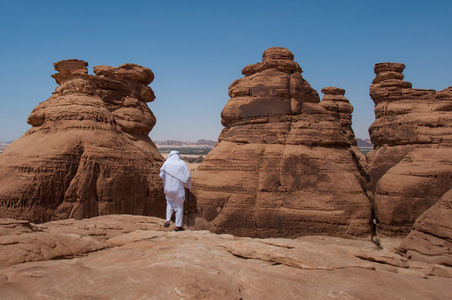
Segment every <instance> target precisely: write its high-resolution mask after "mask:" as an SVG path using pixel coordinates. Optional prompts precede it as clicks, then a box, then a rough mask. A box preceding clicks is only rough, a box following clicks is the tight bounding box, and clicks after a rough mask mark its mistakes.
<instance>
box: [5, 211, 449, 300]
mask: <svg viewBox="0 0 452 300" xmlns="http://www.w3.org/2000/svg"><path fill="white" fill-rule="evenodd" d="M164 222H165V221H164V220H163V219H159V218H155V217H143V216H132V215H109V216H101V217H95V218H92V219H84V220H72V219H69V220H62V221H55V222H48V223H44V224H40V225H34V224H32V223H29V222H26V221H17V220H13V219H0V233H1V236H0V295H1V297H2V298H4V299H283V298H284V299H300V298H305V299H335V298H336V299H377V298H382V299H389V298H391V299H394V298H397V299H446V298H447V297H449V296H450V295H451V293H452V276H451V275H452V272H451V270H450V269H451V268H449V267H447V266H444V265H437V264H431V263H427V262H413V261H411V260H409V259H407V258H405V257H402V256H399V255H397V254H396V252H397V247H398V246H399V244H400V241H401V239H394V238H392V239H389V238H385V239H382V240H381V247H382V249H381V250H378V249H377V246H376V245H375V244H373V243H372V242H371V241H369V240H367V239H353V240H351V239H344V238H338V237H325V236H304V237H300V238H296V239H282V238H270V239H257V238H243V237H235V236H232V235H226V234H221V235H218V234H214V233H210V232H208V231H194V230H186V231H184V232H174V231H172V229H173V227H174V224H173V225H172V226H171V227H170V228H164V227H163V224H164Z"/></svg>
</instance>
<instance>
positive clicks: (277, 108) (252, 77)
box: [193, 48, 371, 237]
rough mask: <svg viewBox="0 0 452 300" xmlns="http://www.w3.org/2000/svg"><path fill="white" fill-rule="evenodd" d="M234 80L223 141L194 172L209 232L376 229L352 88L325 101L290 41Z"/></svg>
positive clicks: (257, 234)
mask: <svg viewBox="0 0 452 300" xmlns="http://www.w3.org/2000/svg"><path fill="white" fill-rule="evenodd" d="M242 73H243V74H244V75H245V77H244V78H241V79H238V80H236V81H235V82H233V83H232V84H231V86H230V87H229V95H230V97H231V99H230V100H229V101H228V103H227V104H226V106H225V107H224V109H223V111H222V113H221V117H222V124H223V125H224V126H225V128H224V130H223V132H222V133H221V135H220V137H219V143H218V144H217V145H216V147H215V148H214V149H213V150H212V151H211V152H210V153H209V155H208V156H207V157H206V158H205V160H204V162H203V163H202V164H201V165H200V166H199V167H198V169H197V170H196V171H195V172H194V173H193V193H194V194H195V195H196V199H197V204H198V207H199V210H200V212H201V213H202V215H203V216H204V218H205V219H206V220H207V221H208V222H209V229H210V230H213V231H214V232H222V233H223V232H226V233H232V234H234V235H240V236H254V237H276V236H286V237H287V236H296V235H303V234H330V235H366V234H369V232H370V229H371V228H370V218H371V208H370V201H369V199H368V198H367V196H366V193H365V191H364V189H363V186H364V177H363V176H362V175H361V173H360V169H359V166H358V165H359V163H358V161H359V159H358V157H357V156H356V154H355V151H354V150H353V149H352V148H351V145H356V140H355V138H354V135H353V132H352V130H351V127H350V118H351V112H352V110H353V108H352V107H351V105H350V103H348V100H347V99H346V98H345V97H344V93H345V91H344V90H341V89H337V88H333V87H330V88H326V89H324V92H325V100H324V101H322V102H320V99H319V96H318V93H317V92H316V91H315V90H314V89H313V88H311V86H310V85H309V83H308V82H307V81H306V80H304V79H303V77H302V76H301V68H300V66H299V65H298V64H297V63H296V62H294V61H293V54H292V53H291V52H290V51H289V50H287V49H285V48H270V49H267V50H266V51H265V52H264V54H263V59H262V63H257V64H254V65H249V66H247V67H245V68H244V69H243V70H242Z"/></svg>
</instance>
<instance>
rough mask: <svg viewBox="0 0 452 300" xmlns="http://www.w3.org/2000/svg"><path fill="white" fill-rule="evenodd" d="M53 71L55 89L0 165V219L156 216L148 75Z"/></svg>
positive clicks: (80, 67) (81, 67)
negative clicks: (119, 214)
mask: <svg viewBox="0 0 452 300" xmlns="http://www.w3.org/2000/svg"><path fill="white" fill-rule="evenodd" d="M87 65H88V63H87V62H85V61H81V60H65V61H60V62H57V63H55V64H54V66H55V70H57V71H58V73H57V74H55V75H53V76H52V77H54V78H55V80H56V82H57V83H58V84H59V86H58V87H57V88H56V90H55V92H54V93H53V95H52V96H51V97H50V98H49V99H48V100H47V101H45V102H42V103H40V104H39V105H38V106H37V107H36V108H35V109H34V110H33V111H32V113H31V114H30V116H29V117H28V123H29V124H30V125H32V126H33V127H32V128H31V129H30V130H29V131H28V132H27V133H25V134H24V135H23V136H22V137H20V138H19V139H18V140H16V141H15V142H14V143H12V144H11V145H10V146H9V147H8V148H7V149H6V150H5V151H4V152H3V154H2V155H1V157H0V216H1V217H13V218H21V219H27V220H30V221H33V222H44V221H49V220H54V219H65V218H77V219H80V218H86V217H93V216H98V215H105V214H111V213H129V214H142V215H157V216H162V215H163V213H164V207H163V206H164V200H163V199H162V197H163V191H162V189H161V182H160V178H159V176H158V172H159V168H160V166H161V164H162V162H163V158H162V156H161V155H160V154H159V152H158V150H157V148H156V147H155V145H154V143H153V142H152V141H151V140H150V138H149V137H148V133H149V131H150V130H151V129H152V127H153V126H154V124H155V122H156V120H155V117H154V115H153V114H152V112H151V110H150V109H149V107H148V106H147V104H146V103H147V102H150V101H153V100H154V98H155V96H154V92H153V91H152V89H151V88H150V87H149V86H148V85H149V84H150V83H151V82H152V81H153V79H154V74H153V73H152V71H151V70H150V69H148V68H145V67H142V66H138V65H135V64H124V65H121V66H119V67H117V68H114V67H108V66H97V67H94V73H95V74H96V75H89V74H88V70H87Z"/></svg>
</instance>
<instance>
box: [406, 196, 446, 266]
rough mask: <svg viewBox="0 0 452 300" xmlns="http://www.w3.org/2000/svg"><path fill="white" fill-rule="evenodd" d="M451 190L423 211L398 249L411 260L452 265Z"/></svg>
mask: <svg viewBox="0 0 452 300" xmlns="http://www.w3.org/2000/svg"><path fill="white" fill-rule="evenodd" d="M451 220H452V190H450V191H449V192H447V193H446V194H444V196H443V197H441V199H440V200H439V201H438V202H436V203H435V204H434V205H433V206H432V207H430V208H429V209H428V210H427V211H426V212H424V213H423V214H422V215H421V216H420V217H419V218H417V220H416V222H415V223H414V228H413V230H412V231H411V232H410V233H409V234H408V236H407V237H406V238H405V239H404V241H403V242H402V244H401V245H400V250H401V251H402V252H403V253H405V255H406V256H408V257H410V258H411V259H413V260H417V261H424V262H430V263H435V264H441V265H446V266H450V267H452V222H451Z"/></svg>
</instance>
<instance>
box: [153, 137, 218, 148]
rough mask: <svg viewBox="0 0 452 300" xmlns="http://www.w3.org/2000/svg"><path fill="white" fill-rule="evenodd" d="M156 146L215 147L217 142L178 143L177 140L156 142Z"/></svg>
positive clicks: (203, 140)
mask: <svg viewBox="0 0 452 300" xmlns="http://www.w3.org/2000/svg"><path fill="white" fill-rule="evenodd" d="M154 144H155V145H156V146H157V147H158V148H164V147H174V146H177V147H202V146H205V147H214V146H215V145H216V144H217V141H212V140H205V139H199V140H197V141H196V142H184V141H176V140H166V141H154Z"/></svg>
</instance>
